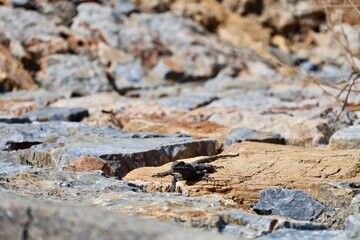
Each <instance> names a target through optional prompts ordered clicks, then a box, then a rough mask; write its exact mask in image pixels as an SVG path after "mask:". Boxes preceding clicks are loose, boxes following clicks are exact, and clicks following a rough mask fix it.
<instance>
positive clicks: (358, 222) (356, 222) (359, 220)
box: [345, 213, 360, 231]
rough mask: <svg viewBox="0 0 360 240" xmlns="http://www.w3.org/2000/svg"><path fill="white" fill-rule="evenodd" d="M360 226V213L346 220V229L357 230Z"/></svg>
mask: <svg viewBox="0 0 360 240" xmlns="http://www.w3.org/2000/svg"><path fill="white" fill-rule="evenodd" d="M359 226H360V214H359V213H358V214H355V215H351V216H349V217H348V219H347V220H346V222H345V229H346V230H350V231H356V230H358V229H359Z"/></svg>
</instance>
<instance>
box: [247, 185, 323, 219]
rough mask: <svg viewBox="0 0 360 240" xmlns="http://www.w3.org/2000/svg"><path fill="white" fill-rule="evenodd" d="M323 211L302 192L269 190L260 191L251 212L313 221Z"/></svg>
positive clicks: (279, 189)
mask: <svg viewBox="0 0 360 240" xmlns="http://www.w3.org/2000/svg"><path fill="white" fill-rule="evenodd" d="M324 209H325V207H324V206H323V205H322V204H320V203H319V202H317V201H315V200H314V199H312V198H311V197H310V196H309V195H308V194H306V193H305V192H303V191H298V190H289V189H283V188H270V189H265V190H263V191H261V193H260V197H259V202H258V203H257V204H256V205H255V206H254V207H253V210H254V211H255V212H257V213H258V214H262V215H280V216H286V217H291V218H293V219H296V220H314V219H316V217H317V216H319V214H321V212H322V211H323V210H324Z"/></svg>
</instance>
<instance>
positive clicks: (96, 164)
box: [65, 156, 110, 176]
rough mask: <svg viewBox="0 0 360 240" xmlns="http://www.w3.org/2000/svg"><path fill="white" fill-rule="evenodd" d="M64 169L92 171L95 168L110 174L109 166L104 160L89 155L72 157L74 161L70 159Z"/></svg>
mask: <svg viewBox="0 0 360 240" xmlns="http://www.w3.org/2000/svg"><path fill="white" fill-rule="evenodd" d="M65 169H66V170H72V171H76V172H94V171H96V170H101V171H103V172H104V173H105V174H106V175H108V176H109V175H110V168H109V165H108V163H107V162H106V161H105V160H102V159H100V158H96V157H89V156H81V157H79V158H76V159H74V161H72V162H71V163H70V164H69V166H68V167H66V168H65Z"/></svg>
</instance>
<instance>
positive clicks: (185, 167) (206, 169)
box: [152, 154, 239, 192]
mask: <svg viewBox="0 0 360 240" xmlns="http://www.w3.org/2000/svg"><path fill="white" fill-rule="evenodd" d="M236 156H239V154H229V155H216V156H210V157H205V158H200V159H198V160H195V161H193V162H190V163H186V162H184V161H174V162H173V164H172V165H171V168H170V169H169V170H167V171H165V172H160V173H157V174H154V175H152V177H165V176H168V175H173V179H172V182H171V187H170V192H175V188H176V182H177V180H178V179H180V178H181V179H184V180H197V179H204V180H207V181H208V180H211V178H210V177H209V175H208V173H214V172H216V169H218V168H223V167H222V166H214V165H212V164H209V163H210V162H213V161H216V160H218V159H222V158H230V157H236Z"/></svg>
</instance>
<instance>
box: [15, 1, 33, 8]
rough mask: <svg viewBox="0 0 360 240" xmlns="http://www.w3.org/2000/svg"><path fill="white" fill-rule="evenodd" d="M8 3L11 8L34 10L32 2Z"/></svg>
mask: <svg viewBox="0 0 360 240" xmlns="http://www.w3.org/2000/svg"><path fill="white" fill-rule="evenodd" d="M10 2H11V5H12V6H13V7H18V8H25V9H29V10H34V9H35V2H34V1H33V0H11V1H10Z"/></svg>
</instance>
